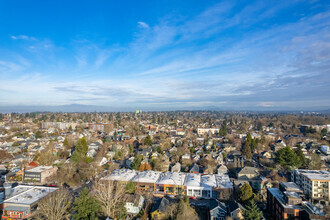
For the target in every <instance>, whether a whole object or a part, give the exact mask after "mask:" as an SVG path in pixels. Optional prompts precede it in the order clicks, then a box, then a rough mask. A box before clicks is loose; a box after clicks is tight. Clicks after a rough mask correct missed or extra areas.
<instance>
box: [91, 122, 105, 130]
mask: <svg viewBox="0 0 330 220" xmlns="http://www.w3.org/2000/svg"><path fill="white" fill-rule="evenodd" d="M104 127H105V124H101V123H96V124H89V125H88V128H89V130H92V131H101V132H103V131H104Z"/></svg>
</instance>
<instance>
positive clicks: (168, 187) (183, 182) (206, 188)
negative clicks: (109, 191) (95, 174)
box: [102, 169, 233, 200]
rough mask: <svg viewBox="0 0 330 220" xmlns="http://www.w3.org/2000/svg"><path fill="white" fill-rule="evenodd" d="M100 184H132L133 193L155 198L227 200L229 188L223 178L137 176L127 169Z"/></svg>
mask: <svg viewBox="0 0 330 220" xmlns="http://www.w3.org/2000/svg"><path fill="white" fill-rule="evenodd" d="M102 180H103V181H106V180H108V181H119V182H121V183H123V184H125V183H127V182H129V181H133V182H134V184H135V187H136V192H138V193H146V192H152V193H153V194H154V195H155V196H164V195H183V194H185V195H188V196H192V197H198V198H217V199H219V200H228V199H229V198H230V197H231V196H232V192H233V186H232V183H231V181H230V178H229V176H228V175H226V174H210V175H201V174H197V173H181V172H158V171H151V170H149V171H142V172H138V171H135V170H129V169H118V170H114V171H113V172H112V173H111V174H110V175H109V176H106V177H103V178H102Z"/></svg>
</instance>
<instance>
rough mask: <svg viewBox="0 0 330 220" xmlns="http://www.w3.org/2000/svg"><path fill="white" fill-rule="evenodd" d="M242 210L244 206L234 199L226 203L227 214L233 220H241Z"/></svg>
mask: <svg viewBox="0 0 330 220" xmlns="http://www.w3.org/2000/svg"><path fill="white" fill-rule="evenodd" d="M243 210H244V207H243V206H242V205H241V204H240V203H238V202H236V201H230V202H229V203H228V211H229V215H230V217H231V218H232V219H233V220H243V219H244V217H243Z"/></svg>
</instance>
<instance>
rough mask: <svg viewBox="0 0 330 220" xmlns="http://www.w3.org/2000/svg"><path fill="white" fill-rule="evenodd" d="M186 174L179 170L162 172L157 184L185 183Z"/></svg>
mask: <svg viewBox="0 0 330 220" xmlns="http://www.w3.org/2000/svg"><path fill="white" fill-rule="evenodd" d="M185 177H186V174H184V173H178V172H167V173H162V174H161V175H160V177H159V179H158V180H157V182H156V183H157V184H170V185H183V183H184V180H185Z"/></svg>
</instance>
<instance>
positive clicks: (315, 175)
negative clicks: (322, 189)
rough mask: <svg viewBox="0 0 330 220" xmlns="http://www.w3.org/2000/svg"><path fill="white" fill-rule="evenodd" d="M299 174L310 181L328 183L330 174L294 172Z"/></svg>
mask: <svg viewBox="0 0 330 220" xmlns="http://www.w3.org/2000/svg"><path fill="white" fill-rule="evenodd" d="M295 171H296V172H298V173H299V174H302V175H304V176H306V177H307V178H308V179H311V180H327V181H330V172H329V171H326V170H301V169H297V170H295Z"/></svg>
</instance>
